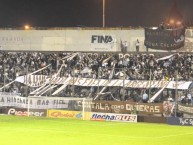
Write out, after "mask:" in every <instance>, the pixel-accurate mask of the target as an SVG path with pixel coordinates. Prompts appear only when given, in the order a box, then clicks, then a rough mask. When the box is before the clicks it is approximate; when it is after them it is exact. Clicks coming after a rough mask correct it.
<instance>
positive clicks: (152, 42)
mask: <svg viewBox="0 0 193 145" xmlns="http://www.w3.org/2000/svg"><path fill="white" fill-rule="evenodd" d="M184 42H185V28H184V27H181V28H176V29H161V28H157V29H153V28H145V42H144V43H145V46H146V47H147V48H152V49H158V50H168V51H170V50H174V49H179V48H181V47H183V46H184Z"/></svg>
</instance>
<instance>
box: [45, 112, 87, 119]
mask: <svg viewBox="0 0 193 145" xmlns="http://www.w3.org/2000/svg"><path fill="white" fill-rule="evenodd" d="M88 116H90V112H85V113H84V119H86V120H88ZM48 117H51V118H70V119H83V114H82V112H81V111H66V110H48Z"/></svg>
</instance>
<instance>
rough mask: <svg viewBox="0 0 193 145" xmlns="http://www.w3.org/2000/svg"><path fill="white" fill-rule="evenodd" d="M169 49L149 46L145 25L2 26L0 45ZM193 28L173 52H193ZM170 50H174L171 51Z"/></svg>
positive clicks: (11, 48) (37, 48) (10, 48)
mask: <svg viewBox="0 0 193 145" xmlns="http://www.w3.org/2000/svg"><path fill="white" fill-rule="evenodd" d="M137 40H138V41H139V50H138V51H139V52H147V51H148V52H168V51H169V50H167V48H166V49H165V50H155V49H148V50H147V49H146V47H145V45H144V40H145V32H144V29H142V28H141V29H129V28H105V29H104V28H79V27H77V28H61V29H60V28H52V29H31V30H15V29H1V30H0V49H1V50H4V51H79V52H101V51H102V52H120V51H121V50H122V47H125V51H126V52H136V51H137V50H136V41H137ZM192 46H193V29H186V36H185V45H184V47H182V48H180V49H176V50H172V52H192V51H193V50H192ZM169 52H171V51H169Z"/></svg>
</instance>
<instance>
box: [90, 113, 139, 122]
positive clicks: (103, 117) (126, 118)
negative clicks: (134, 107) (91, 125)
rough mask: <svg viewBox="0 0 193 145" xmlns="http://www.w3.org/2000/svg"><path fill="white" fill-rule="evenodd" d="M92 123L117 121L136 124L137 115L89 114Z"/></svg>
mask: <svg viewBox="0 0 193 145" xmlns="http://www.w3.org/2000/svg"><path fill="white" fill-rule="evenodd" d="M90 120H92V121H118V122H137V115H133V114H115V113H98V112H93V113H91V117H90Z"/></svg>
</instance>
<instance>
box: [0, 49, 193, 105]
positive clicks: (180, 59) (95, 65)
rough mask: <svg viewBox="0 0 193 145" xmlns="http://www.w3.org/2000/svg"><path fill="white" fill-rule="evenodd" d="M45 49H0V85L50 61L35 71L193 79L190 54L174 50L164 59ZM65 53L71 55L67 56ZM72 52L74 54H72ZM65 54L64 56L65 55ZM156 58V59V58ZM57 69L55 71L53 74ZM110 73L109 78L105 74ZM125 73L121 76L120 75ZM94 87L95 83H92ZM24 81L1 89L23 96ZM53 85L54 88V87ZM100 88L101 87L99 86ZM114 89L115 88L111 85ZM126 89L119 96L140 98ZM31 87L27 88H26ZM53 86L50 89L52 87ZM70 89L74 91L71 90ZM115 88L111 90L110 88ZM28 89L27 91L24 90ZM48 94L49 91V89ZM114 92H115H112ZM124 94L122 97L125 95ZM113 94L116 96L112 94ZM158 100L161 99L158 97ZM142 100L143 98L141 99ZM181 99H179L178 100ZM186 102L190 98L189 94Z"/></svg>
mask: <svg viewBox="0 0 193 145" xmlns="http://www.w3.org/2000/svg"><path fill="white" fill-rule="evenodd" d="M75 54H76V53H62V52H61V53H48V52H30V53H28V52H5V51H1V52H0V56H1V57H0V85H1V87H3V86H4V85H5V84H8V83H10V82H11V81H14V80H15V79H16V78H17V77H19V76H23V75H26V74H30V73H32V72H34V71H36V70H39V69H41V68H43V67H45V66H47V65H49V64H50V66H49V67H47V68H46V69H44V70H42V71H39V72H38V73H36V74H37V75H47V76H49V77H51V76H54V75H55V76H57V75H58V76H60V77H69V76H71V77H79V78H82V77H84V78H96V79H123V80H124V79H125V80H168V81H170V80H174V81H175V80H178V81H182V80H183V81H192V80H193V55H192V54H174V55H173V56H171V57H169V58H165V59H160V58H161V56H159V55H156V54H128V55H125V56H124V57H120V56H119V54H110V53H109V54H105V53H104V54H100V53H79V54H78V55H75ZM69 55H70V56H71V57H69ZM73 55H74V57H72V56H73ZM66 58H67V59H66ZM159 59H160V60H159ZM114 66H115V70H114V71H112V70H113V67H114ZM57 73H58V74H57ZM111 73H112V74H113V75H112V77H111V78H109V77H110V76H111V75H110V74H111ZM123 75H125V76H123ZM96 88H97V87H96ZM96 88H89V87H87V88H84V87H81V86H74V89H72V88H71V86H67V87H66V89H65V91H63V92H62V93H61V94H60V95H61V96H72V95H75V96H76V97H83V95H85V94H86V95H87V96H90V97H94V96H96V92H97V89H96ZM25 89H26V88H25V85H23V84H21V83H16V85H14V86H13V85H10V86H7V87H5V88H4V89H2V91H6V92H14V93H15V92H17V93H21V95H22V96H26V91H25ZM56 89H57V87H56V88H55V89H54V90H56ZM99 89H100V90H101V89H102V87H100V88H99ZM114 89H115V90H116V89H118V88H114ZM125 89H126V90H125V91H126V92H129V90H131V92H133V94H132V93H130V94H129V93H125V95H124V97H123V95H122V94H121V92H122V91H118V92H119V96H121V95H122V97H121V100H130V99H133V100H134V101H140V100H141V99H142V98H141V94H140V93H141V92H140V91H136V90H134V89H132V88H125ZM29 90H31V88H30V89H29ZM54 90H53V91H54ZM72 91H75V92H74V93H73V94H72ZM114 92H115V91H114ZM28 93H29V92H28ZM50 94H51V93H50ZM112 94H114V95H117V93H112ZM125 96H126V97H125ZM114 97H117V96H114ZM108 99H109V98H108ZM160 100H161V99H160ZM142 101H143V99H142ZM182 102H183V101H182ZM188 102H189V104H190V102H192V101H190V98H189V101H188Z"/></svg>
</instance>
